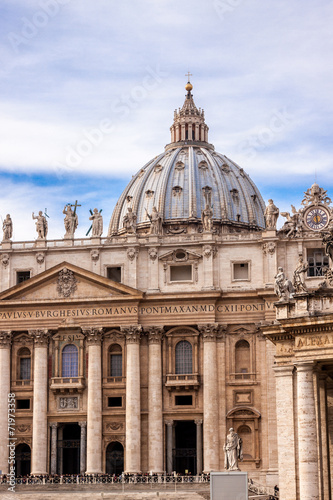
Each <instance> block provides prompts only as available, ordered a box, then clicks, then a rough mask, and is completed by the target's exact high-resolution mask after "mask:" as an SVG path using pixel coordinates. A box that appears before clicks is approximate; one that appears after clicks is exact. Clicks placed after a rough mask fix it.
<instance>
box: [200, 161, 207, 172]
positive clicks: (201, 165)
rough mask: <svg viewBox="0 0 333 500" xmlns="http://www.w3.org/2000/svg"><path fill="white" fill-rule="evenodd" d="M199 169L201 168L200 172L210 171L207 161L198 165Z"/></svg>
mask: <svg viewBox="0 0 333 500" xmlns="http://www.w3.org/2000/svg"><path fill="white" fill-rule="evenodd" d="M198 168H200V170H207V169H208V165H207V163H206V162H205V161H201V162H200V163H199V165H198Z"/></svg>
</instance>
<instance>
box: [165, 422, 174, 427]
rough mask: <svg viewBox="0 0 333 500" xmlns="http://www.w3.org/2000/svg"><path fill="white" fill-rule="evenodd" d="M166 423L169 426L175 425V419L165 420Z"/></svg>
mask: <svg viewBox="0 0 333 500" xmlns="http://www.w3.org/2000/svg"><path fill="white" fill-rule="evenodd" d="M164 423H165V424H166V425H167V426H168V427H172V426H173V420H165V421H164Z"/></svg>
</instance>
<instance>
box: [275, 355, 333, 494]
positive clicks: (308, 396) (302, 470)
mask: <svg viewBox="0 0 333 500" xmlns="http://www.w3.org/2000/svg"><path fill="white" fill-rule="evenodd" d="M274 370H275V376H276V379H277V383H276V407H277V437H278V460H279V488H280V497H281V498H283V499H284V500H331V498H332V491H331V484H330V482H331V480H330V461H331V460H332V458H333V457H330V456H329V442H328V440H329V433H328V427H327V422H328V418H327V395H326V388H325V379H326V376H325V374H324V373H323V372H320V371H318V370H317V368H316V364H315V363H314V362H312V361H298V362H297V363H294V364H290V365H282V366H276V367H275V368H274ZM331 432H332V430H331Z"/></svg>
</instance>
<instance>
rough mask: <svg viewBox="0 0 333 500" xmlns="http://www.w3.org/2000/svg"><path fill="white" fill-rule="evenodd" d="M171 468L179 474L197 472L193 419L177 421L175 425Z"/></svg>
mask: <svg viewBox="0 0 333 500" xmlns="http://www.w3.org/2000/svg"><path fill="white" fill-rule="evenodd" d="M175 445H176V446H175V448H174V450H173V468H174V470H175V471H176V472H179V473H180V474H196V473H197V438H196V425H195V423H194V421H193V420H186V421H177V422H176V426H175Z"/></svg>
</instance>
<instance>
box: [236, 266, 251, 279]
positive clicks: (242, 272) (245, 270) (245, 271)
mask: <svg viewBox="0 0 333 500" xmlns="http://www.w3.org/2000/svg"><path fill="white" fill-rule="evenodd" d="M248 279H249V264H248V262H241V263H239V264H234V265H233V280H248Z"/></svg>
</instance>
